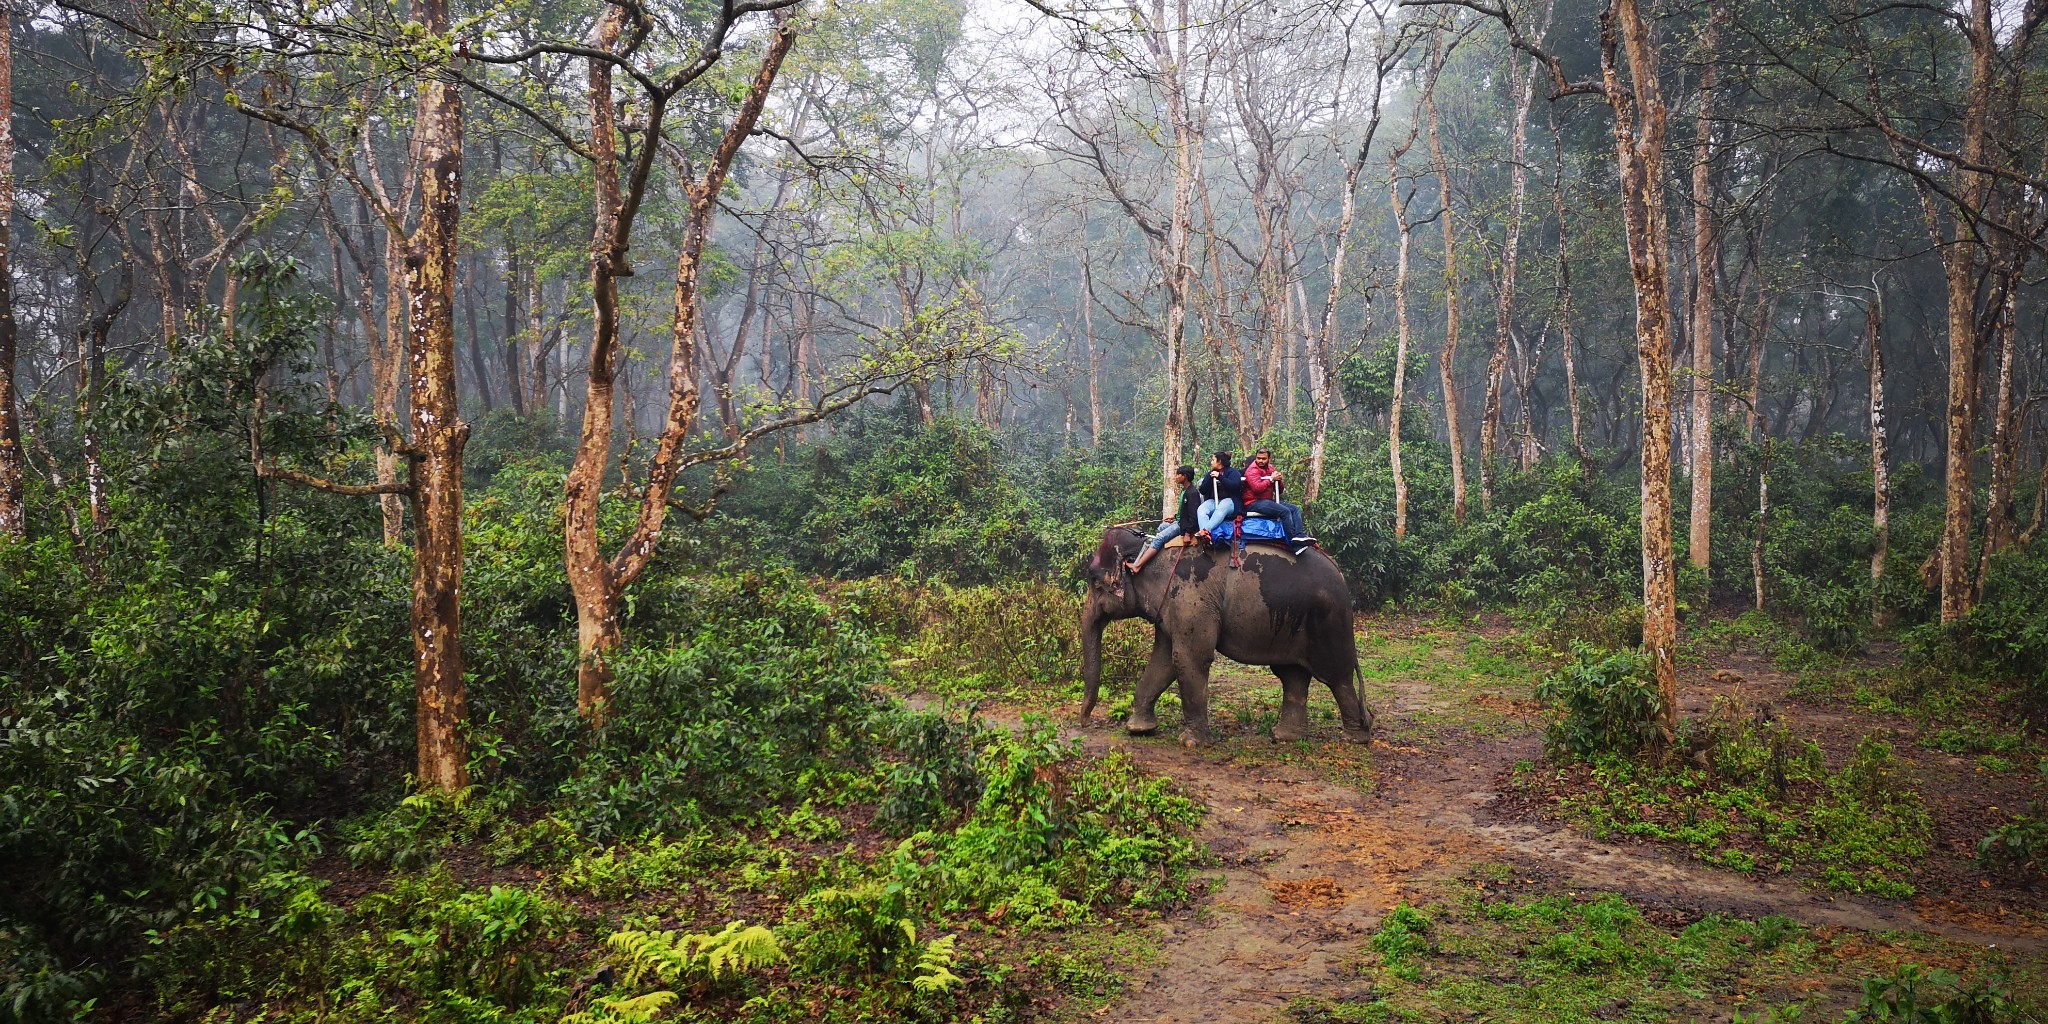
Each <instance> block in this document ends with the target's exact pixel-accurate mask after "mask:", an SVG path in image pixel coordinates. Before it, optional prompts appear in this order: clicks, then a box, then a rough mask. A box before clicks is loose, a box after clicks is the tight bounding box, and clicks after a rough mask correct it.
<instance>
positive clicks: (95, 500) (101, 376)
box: [76, 247, 135, 532]
mask: <svg viewBox="0 0 2048 1024" xmlns="http://www.w3.org/2000/svg"><path fill="white" fill-rule="evenodd" d="M78 263H79V266H78V289H79V291H78V315H79V324H78V353H77V355H78V386H77V392H76V398H77V405H76V409H77V412H78V436H79V440H80V442H81V445H82V447H83V449H84V456H85V459H84V461H85V505H86V511H87V513H88V515H89V517H90V519H91V522H92V528H93V530H94V531H95V532H103V531H105V530H106V529H107V528H108V526H110V525H111V520H110V516H109V513H108V511H107V468H106V461H105V456H104V455H103V454H102V452H101V450H100V427H99V416H100V409H99V405H100V396H101V394H102V392H104V390H105V389H106V383H107V362H106V353H107V337H108V335H109V334H111V333H112V332H113V329H114V321H116V320H118V319H120V317H121V311H122V310H124V309H126V308H127V307H128V300H129V299H130V297H131V296H133V295H134V292H135V264H134V261H133V260H130V259H127V258H125V257H124V258H123V259H122V261H121V271H120V274H121V277H120V284H119V286H118V287H117V289H116V291H115V294H114V299H113V301H112V302H110V303H108V304H107V308H106V309H104V310H98V311H95V310H94V309H93V300H94V294H95V291H96V287H95V282H94V274H93V272H92V268H91V266H90V265H89V264H88V256H87V250H86V249H85V248H83V247H80V249H79V258H78Z"/></svg>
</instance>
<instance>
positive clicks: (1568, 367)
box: [1550, 116, 1593, 483]
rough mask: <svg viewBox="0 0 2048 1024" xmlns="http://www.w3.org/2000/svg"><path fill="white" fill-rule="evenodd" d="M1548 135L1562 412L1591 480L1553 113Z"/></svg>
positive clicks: (1560, 152) (1560, 149) (1560, 136)
mask: <svg viewBox="0 0 2048 1024" xmlns="http://www.w3.org/2000/svg"><path fill="white" fill-rule="evenodd" d="M1550 134H1551V140H1552V144H1553V146H1554V147H1555V152H1556V157H1555V169H1554V170H1553V175H1554V176H1553V178H1552V179H1551V182H1552V188H1551V198H1552V200H1553V201H1554V203H1555V205H1556V207H1557V327H1558V338H1559V341H1560V342H1561V343H1562V347H1563V349H1564V388H1565V411H1566V415H1568V416H1569V417H1570V418H1571V423H1572V454H1574V455H1576V456H1577V457H1578V460H1579V473H1580V475H1581V476H1583V477H1584V478H1585V479H1586V482H1588V483H1591V482H1592V480H1593V457H1592V455H1590V454H1589V453H1588V452H1587V451H1586V435H1585V431H1584V428H1583V421H1582V420H1581V419H1580V417H1579V366H1578V345H1577V343H1576V341H1575V339H1573V337H1572V258H1571V237H1570V232H1569V230H1568V226H1567V222H1566V219H1565V211H1564V132H1563V131H1562V130H1561V129H1560V127H1559V126H1558V123H1557V120H1556V117H1555V116H1553V117H1552V118H1551V122H1550Z"/></svg>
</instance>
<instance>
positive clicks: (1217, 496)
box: [1195, 452, 1244, 540]
mask: <svg viewBox="0 0 2048 1024" xmlns="http://www.w3.org/2000/svg"><path fill="white" fill-rule="evenodd" d="M1197 491H1198V492H1199V493H1200V494H1201V496H1202V504H1201V506H1200V508H1198V509H1197V510H1196V513H1195V516H1196V526H1197V528H1198V529H1199V531H1200V532H1199V533H1197V534H1196V536H1198V537H1200V538H1202V539H1203V540H1208V539H1209V532H1210V531H1212V530H1214V529H1216V528H1217V527H1218V526H1221V525H1223V524H1224V523H1225V522H1226V521H1228V520H1229V519H1230V518H1231V517H1232V516H1235V515H1237V510H1238V509H1239V508H1240V507H1242V505H1243V504H1244V473H1243V472H1242V471H1240V470H1236V469H1232V468H1231V466H1230V453H1229V452H1217V453H1216V454H1215V455H1213V456H1211V457H1210V459H1209V475H1208V476H1205V477H1203V478H1202V482H1201V484H1200V485H1199V486H1198V487H1197Z"/></svg>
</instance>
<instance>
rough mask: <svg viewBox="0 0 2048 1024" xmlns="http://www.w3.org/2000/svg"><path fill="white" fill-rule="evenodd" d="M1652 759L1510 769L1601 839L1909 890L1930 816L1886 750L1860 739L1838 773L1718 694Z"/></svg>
mask: <svg viewBox="0 0 2048 1024" xmlns="http://www.w3.org/2000/svg"><path fill="white" fill-rule="evenodd" d="M1680 750H1681V753H1683V752H1685V751H1688V750H1689V751H1690V756H1678V757H1673V758H1670V759H1666V760H1663V761H1652V760H1650V759H1640V758H1622V757H1604V758H1598V759H1593V760H1583V761H1569V762H1566V763H1563V764H1560V765H1554V766H1549V767H1543V768H1538V767H1535V766H1529V767H1526V768H1525V767H1520V766H1518V768H1517V771H1516V772H1515V775H1514V779H1515V785H1516V786H1517V787H1518V788H1519V789H1520V790H1521V791H1522V792H1523V793H1524V794H1525V795H1526V796H1528V797H1530V798H1532V799H1533V800H1535V801H1536V802H1537V803H1538V804H1539V805H1547V806H1549V807H1551V808H1552V809H1554V810H1555V811H1556V812H1557V813H1559V814H1562V815H1563V816H1564V817H1565V818H1567V819H1568V820H1571V821H1573V822H1575V823H1577V824H1579V825H1580V826H1582V827H1584V828H1586V829H1587V830H1588V831H1590V832H1592V833H1593V834H1594V835H1595V836H1597V837H1599V838H1601V839H1610V838H1613V837H1616V836H1632V837H1635V838H1639V839H1650V840H1656V841H1659V842H1668V843H1674V844H1676V845H1679V846H1683V847H1685V848H1687V849H1689V850H1691V851H1692V852H1693V854H1694V855H1695V856H1697V857H1698V858H1699V859H1701V860H1703V861H1706V862H1707V863H1710V864H1714V865H1717V866H1720V867H1724V868H1728V869H1730V870H1734V871H1739V872H1742V873H1745V874H1747V873H1751V872H1759V871H1764V872H1772V873H1776V872H1786V871H1798V872H1804V873H1807V874H1810V875H1812V876H1813V877H1815V878H1816V879H1817V880H1818V881H1819V883H1820V884H1822V885H1823V886H1825V887H1826V888H1829V889H1832V890H1835V891H1840V892H1859V893H1868V894H1871V895H1876V896H1883V897H1888V898H1894V899H1898V898H1905V897H1908V896H1911V895H1913V893H1914V887H1913V884H1912V882H1911V880H1910V879H1911V877H1912V874H1913V869H1914V865H1915V864H1917V863H1918V862H1919V861H1920V860H1921V859H1922V858H1924V857H1925V856H1926V854H1927V851H1928V848H1929V844H1930V842H1931V839H1932V829H1933V823H1932V820H1931V818H1930V817H1929V815H1928V812H1927V808H1926V805H1925V802H1924V801H1923V800H1922V798H1921V796H1920V794H1919V792H1918V791H1917V789H1915V788H1914V787H1913V785H1912V783H1911V781H1910V779H1909V778H1908V777H1907V773H1906V770H1905V766H1904V765H1903V764H1902V763H1901V762H1900V761H1899V760H1898V758H1897V756H1896V755H1894V754H1893V753H1892V750H1891V748H1890V747H1889V746H1887V745H1886V744H1884V743H1883V742H1881V741H1879V740H1877V739H1875V738H1873V737H1865V738H1864V740H1863V742H1862V743H1861V744H1859V745H1858V747H1857V749H1856V752H1855V754H1854V755H1853V756H1852V757H1851V758H1850V759H1849V761H1848V763H1847V764H1845V765H1844V766H1843V767H1842V768H1841V770H1839V771H1829V770H1828V768H1827V766H1826V764H1825V762H1824V760H1823V758H1822V754H1821V749H1820V746H1819V745H1818V744H1816V743H1814V742H1812V741H1810V740H1804V739H1800V738H1799V737H1797V736H1795V735H1793V734H1792V733H1791V731H1790V730H1789V729H1787V728H1786V727H1785V726H1784V725H1782V724H1781V723H1776V722H1769V721H1766V720H1763V719H1761V718H1760V717H1758V716H1755V715H1753V714H1751V713H1749V712H1748V711H1747V710H1746V709H1743V708H1741V707H1740V706H1738V705H1736V704H1735V703H1734V702H1732V701H1728V700H1726V699H1725V698H1724V699H1723V700H1722V701H1721V702H1719V703H1717V704H1716V707H1715V711H1714V712H1713V713H1712V714H1711V715H1709V716H1708V717H1707V718H1706V719H1704V720H1700V721H1695V722H1691V723H1688V729H1687V731H1686V734H1685V735H1684V736H1682V737H1681V747H1680Z"/></svg>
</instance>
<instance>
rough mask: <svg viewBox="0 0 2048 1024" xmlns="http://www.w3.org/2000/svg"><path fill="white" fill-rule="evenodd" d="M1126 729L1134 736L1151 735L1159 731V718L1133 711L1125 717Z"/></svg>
mask: <svg viewBox="0 0 2048 1024" xmlns="http://www.w3.org/2000/svg"><path fill="white" fill-rule="evenodd" d="M1124 731H1125V732H1127V733H1130V734H1131V735H1133V736H1150V735H1152V734H1153V733H1155V732H1158V731H1159V719H1157V718H1155V717H1153V716H1151V715H1142V716H1141V715H1139V714H1138V713H1137V712H1135V711H1133V712H1131V713H1130V715H1129V716H1127V717H1126V718H1125V719H1124Z"/></svg>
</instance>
